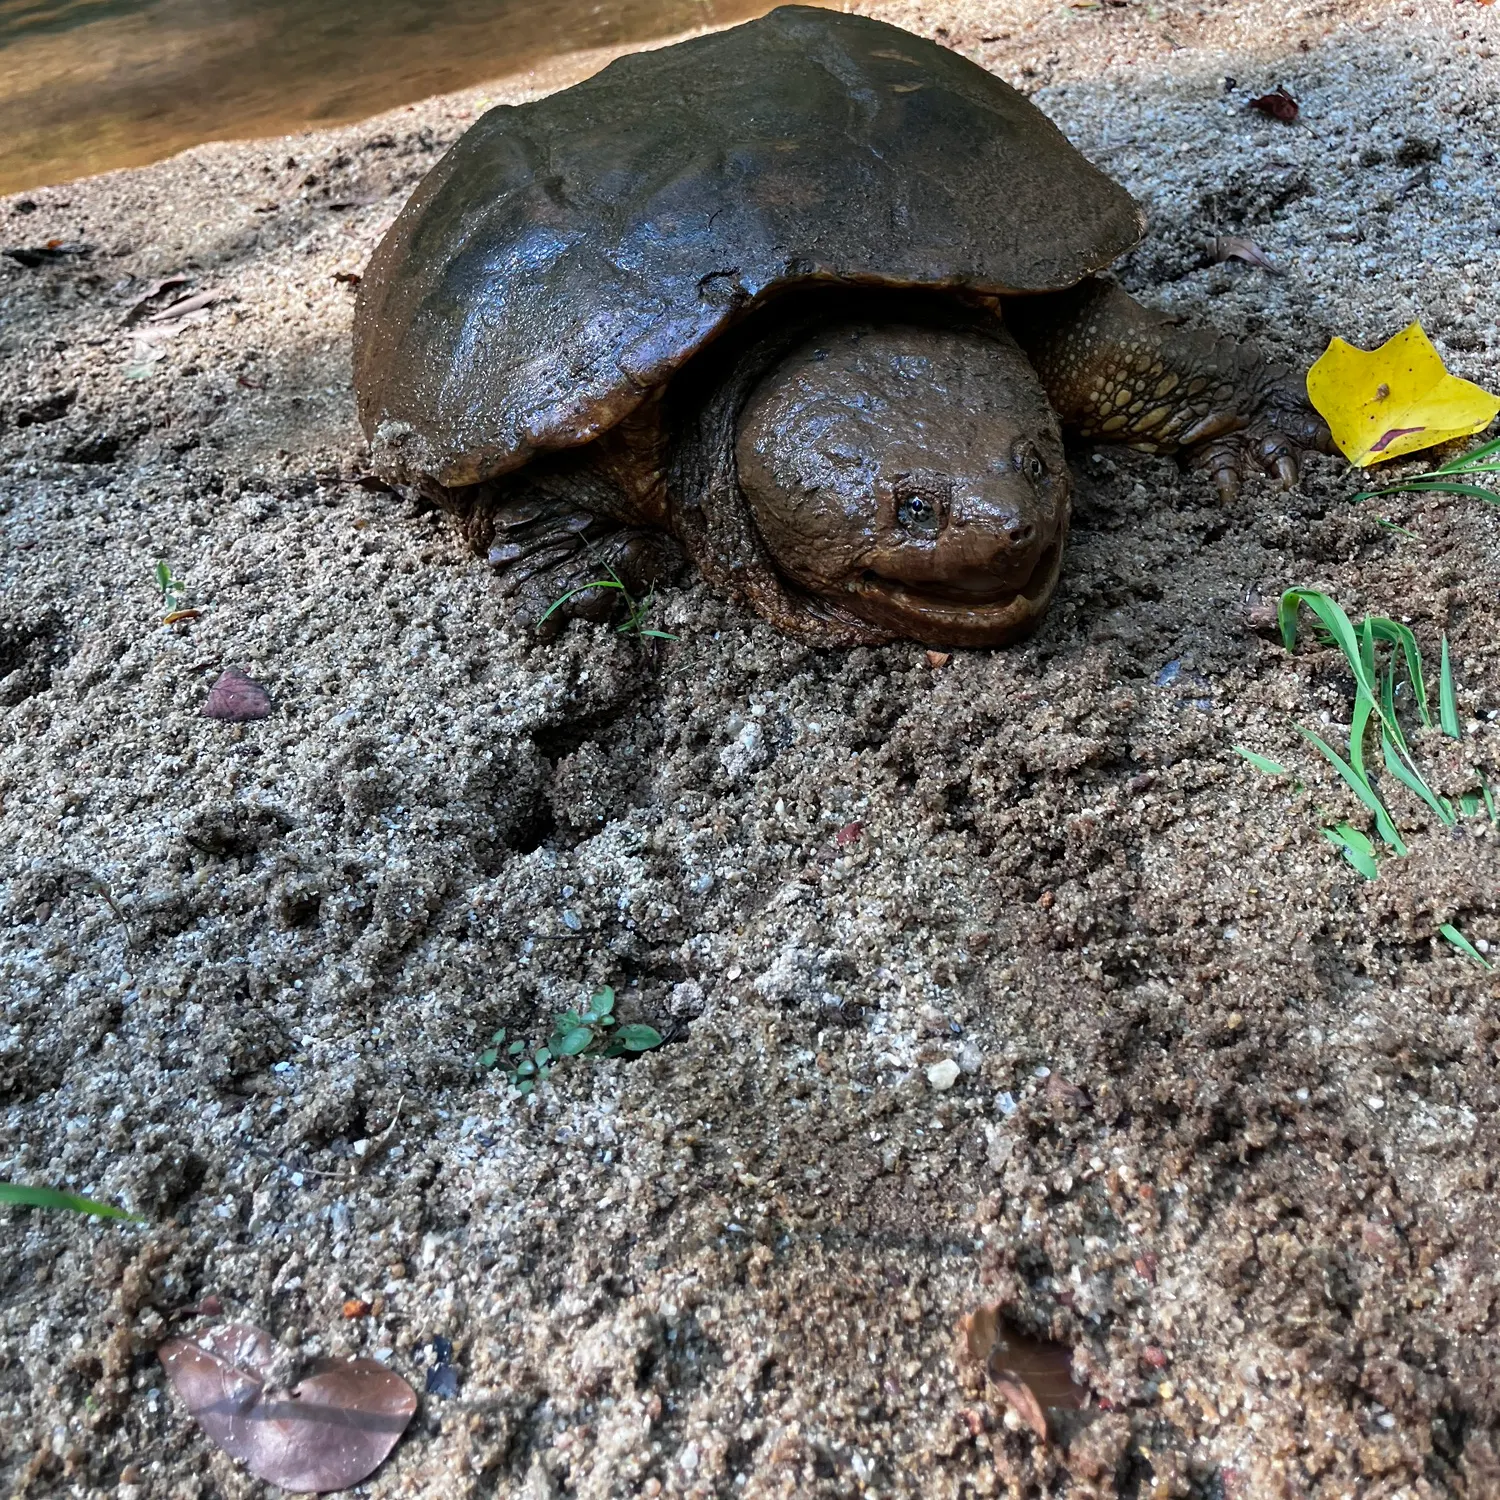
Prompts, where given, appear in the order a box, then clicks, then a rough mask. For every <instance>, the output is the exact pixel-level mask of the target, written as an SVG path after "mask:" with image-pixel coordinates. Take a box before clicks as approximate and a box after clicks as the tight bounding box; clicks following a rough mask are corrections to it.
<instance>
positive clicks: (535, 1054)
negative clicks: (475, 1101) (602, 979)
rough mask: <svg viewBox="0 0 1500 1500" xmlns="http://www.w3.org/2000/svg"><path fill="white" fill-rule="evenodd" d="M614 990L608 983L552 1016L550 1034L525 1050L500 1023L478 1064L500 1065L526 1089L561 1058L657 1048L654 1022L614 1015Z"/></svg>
mask: <svg viewBox="0 0 1500 1500" xmlns="http://www.w3.org/2000/svg"><path fill="white" fill-rule="evenodd" d="M614 1011H615V992H614V990H612V989H611V988H610V987H609V986H608V985H604V986H603V987H602V988H601V989H599V990H597V991H595V993H594V994H592V995H590V996H589V1003H588V1006H587V1008H586V1009H585V1010H584V1011H583V1012H582V1014H580V1013H579V1012H578V1011H573V1010H569V1011H564V1012H563V1014H562V1015H560V1016H556V1017H554V1018H553V1022H552V1035H551V1036H550V1037H548V1039H547V1041H546V1042H545V1043H544V1044H543V1045H542V1046H540V1047H537V1048H535V1049H534V1050H533V1051H532V1052H531V1054H530V1056H528V1055H527V1048H526V1043H525V1042H524V1041H519V1040H515V1041H509V1042H508V1041H507V1040H506V1033H505V1028H504V1027H503V1026H502V1027H501V1028H500V1030H499V1031H497V1032H496V1033H495V1034H494V1036H492V1037H491V1038H490V1045H489V1046H488V1047H486V1048H485V1050H484V1051H483V1052H481V1053H480V1054H479V1066H480V1067H481V1068H494V1067H500V1068H503V1069H504V1071H505V1074H506V1076H507V1077H508V1079H509V1081H510V1083H511V1085H512V1086H513V1087H514V1088H515V1090H516V1092H517V1093H519V1094H523V1095H524V1094H529V1093H531V1092H532V1091H533V1090H534V1089H535V1088H536V1086H537V1084H538V1083H542V1082H544V1081H545V1080H546V1079H548V1078H550V1077H551V1076H552V1070H553V1069H554V1068H555V1067H556V1066H557V1064H558V1062H559V1061H560V1060H561V1059H563V1058H565V1057H582V1056H584V1055H585V1054H586V1053H587V1054H589V1055H591V1056H594V1057H622V1056H624V1055H625V1054H626V1053H636V1052H649V1051H650V1050H651V1049H652V1048H653V1047H660V1046H661V1044H662V1041H663V1038H662V1034H661V1033H660V1032H659V1031H657V1030H656V1028H655V1027H654V1026H640V1025H630V1026H620V1025H618V1024H617V1023H616V1020H615V1014H614Z"/></svg>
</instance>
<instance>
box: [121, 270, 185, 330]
mask: <svg viewBox="0 0 1500 1500" xmlns="http://www.w3.org/2000/svg"><path fill="white" fill-rule="evenodd" d="M187 284H188V279H187V277H186V276H163V277H162V278H161V279H160V280H159V281H153V282H152V283H151V285H150V286H148V287H147V288H146V290H145V291H144V292H142V293H141V295H140V296H139V297H137V298H136V299H135V301H134V302H132V303H131V304H130V306H129V307H128V308H126V309H125V321H126V322H127V323H135V322H138V321H139V320H140V319H141V318H143V317H145V316H146V313H147V312H148V310H149V309H150V307H151V304H152V303H153V302H154V301H156V299H157V298H158V297H160V296H161V294H162V293H163V292H170V291H173V290H175V289H176V288H177V287H180V286H186V285H187Z"/></svg>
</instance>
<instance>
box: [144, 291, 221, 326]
mask: <svg viewBox="0 0 1500 1500" xmlns="http://www.w3.org/2000/svg"><path fill="white" fill-rule="evenodd" d="M220 300H221V294H220V293H218V292H194V293H193V294H192V296H190V297H179V298H178V299H177V300H176V301H175V302H172V303H169V304H168V305H167V306H166V307H164V308H162V310H161V311H160V312H156V313H152V314H151V316H150V318H148V319H147V322H150V323H175V322H177V321H178V319H179V318H185V317H187V316H188V314H189V313H195V312H202V311H203V310H204V309H205V308H208V307H212V306H213V305H214V303H215V302H218V301H220Z"/></svg>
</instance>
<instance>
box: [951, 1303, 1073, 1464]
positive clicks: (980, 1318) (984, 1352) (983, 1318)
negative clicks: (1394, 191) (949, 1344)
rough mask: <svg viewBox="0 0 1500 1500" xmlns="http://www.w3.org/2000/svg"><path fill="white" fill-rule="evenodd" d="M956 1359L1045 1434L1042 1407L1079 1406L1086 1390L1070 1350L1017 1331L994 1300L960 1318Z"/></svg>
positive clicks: (1069, 1408)
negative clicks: (1074, 1371)
mask: <svg viewBox="0 0 1500 1500" xmlns="http://www.w3.org/2000/svg"><path fill="white" fill-rule="evenodd" d="M958 1334H959V1362H960V1364H962V1365H964V1366H966V1367H967V1368H968V1370H969V1371H970V1372H972V1373H974V1374H982V1375H983V1377H984V1379H985V1381H986V1382H987V1384H988V1386H989V1389H990V1393H991V1395H992V1396H993V1397H994V1398H995V1399H996V1400H997V1401H999V1402H1000V1403H1002V1404H1003V1405H1005V1406H1008V1407H1009V1408H1010V1409H1011V1411H1013V1412H1014V1413H1015V1414H1016V1416H1017V1417H1018V1418H1019V1419H1020V1420H1021V1421H1022V1422H1024V1423H1025V1424H1026V1426H1027V1427H1029V1428H1030V1429H1031V1430H1032V1432H1034V1433H1035V1434H1036V1435H1037V1438H1038V1439H1039V1440H1040V1441H1043V1442H1045V1441H1046V1439H1047V1412H1048V1411H1049V1410H1058V1411H1079V1410H1081V1409H1082V1408H1083V1407H1084V1406H1086V1405H1087V1404H1088V1399H1089V1393H1088V1391H1087V1390H1086V1389H1085V1388H1084V1387H1083V1386H1081V1385H1079V1384H1078V1382H1077V1381H1075V1380H1074V1379H1073V1351H1072V1350H1071V1349H1069V1348H1068V1346H1067V1345H1066V1344H1057V1343H1053V1342H1052V1341H1051V1340H1050V1339H1034V1338H1031V1337H1030V1336H1029V1335H1027V1334H1024V1333H1019V1332H1017V1330H1016V1329H1014V1328H1012V1327H1011V1326H1010V1325H1009V1324H1008V1323H1007V1322H1006V1320H1005V1317H1004V1314H1003V1313H1002V1312H1001V1310H1000V1307H999V1306H998V1305H997V1304H988V1305H986V1306H983V1307H977V1308H975V1309H974V1311H973V1312H971V1313H969V1314H967V1315H966V1316H965V1317H963V1318H960V1319H959V1323H958Z"/></svg>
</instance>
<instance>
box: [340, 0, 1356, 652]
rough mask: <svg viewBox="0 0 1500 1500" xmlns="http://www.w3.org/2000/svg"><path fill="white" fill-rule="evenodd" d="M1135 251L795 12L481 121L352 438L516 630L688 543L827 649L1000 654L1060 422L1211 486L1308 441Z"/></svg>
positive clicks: (1006, 90) (1016, 108) (941, 69)
mask: <svg viewBox="0 0 1500 1500" xmlns="http://www.w3.org/2000/svg"><path fill="white" fill-rule="evenodd" d="M1143 229H1144V222H1143V220H1142V217H1141V214H1140V211H1139V209H1138V208H1137V206H1136V204H1135V202H1134V201H1133V200H1132V198H1131V197H1130V195H1129V194H1128V193H1127V192H1126V191H1125V190H1124V189H1123V188H1121V187H1120V186H1118V185H1117V184H1116V183H1114V182H1112V181H1111V180H1110V179H1109V178H1108V177H1106V176H1105V175H1104V174H1103V173H1101V172H1100V171H1098V170H1097V169H1096V168H1094V167H1093V166H1091V165H1090V164H1089V163H1088V162H1087V161H1086V160H1085V159H1084V158H1083V157H1082V156H1081V155H1080V154H1079V153H1078V152H1077V151H1076V150H1075V149H1074V148H1073V147H1072V146H1071V145H1070V144H1069V143H1068V141H1067V140H1066V139H1065V138H1064V137H1063V136H1062V134H1061V133H1060V132H1059V131H1058V130H1057V129H1056V127H1055V126H1053V125H1052V123H1051V122H1050V121H1049V120H1048V119H1047V118H1046V117H1045V116H1044V115H1043V114H1042V113H1041V112H1040V111H1039V110H1038V109H1036V108H1035V106H1033V105H1032V104H1031V103H1030V102H1029V101H1028V100H1027V99H1026V98H1025V97H1024V96H1023V95H1021V94H1020V93H1018V92H1017V91H1016V90H1014V89H1012V88H1011V87H1009V85H1007V84H1005V83H1003V82H1001V81H1000V80H999V79H997V78H994V77H993V76H991V75H990V74H989V73H986V72H985V71H984V70H983V69H982V68H980V67H978V66H977V65H975V64H974V63H971V62H969V61H968V60H966V59H965V58H963V57H960V56H958V55H957V54H956V53H953V52H949V51H947V50H946V49H944V48H942V47H939V46H937V45H935V44H934V43H932V42H928V41H925V40H923V39H921V38H919V37H916V36H913V35H911V34H910V33H908V32H905V31H902V30H900V29H898V28H897V27H894V26H890V25H886V24H885V23H883V22H879V21H873V20H869V19H867V18H865V17H862V16H854V15H844V14H841V13H839V12H836V11H830V10H816V9H811V8H808V7H805V6H784V7H782V8H781V9H779V10H775V11H772V12H771V13H770V14H769V15H767V16H765V17H763V18H762V19H760V20H758V21H752V22H750V23H748V24H746V25H743V26H738V27H735V28H733V29H732V30H728V31H724V32H720V33H718V34H716V35H711V36H705V37H700V38H696V39H694V40H692V41H687V42H682V43H679V44H677V45H675V46H671V47H665V48H662V49H660V50H658V51H654V52H645V53H638V54H635V55H633V56H629V57H624V58H621V59H620V60H618V61H616V62H614V63H612V64H611V65H610V66H609V67H607V68H606V69H604V71H603V72H601V73H599V74H597V75H596V76H595V77H593V78H590V79H588V80H587V81H586V82H584V83H580V84H578V85H577V86H575V87H573V88H570V89H567V90H565V91H563V92H561V93H558V94H554V95H552V96H551V97H549V98H545V99H541V100H538V101H537V102H535V103H532V104H526V105H522V106H520V107H515V108H513V107H505V106H502V107H500V108H497V109H492V110H490V111H489V113H487V114H486V115H484V116H483V117H482V118H481V119H480V120H479V121H477V122H476V123H475V124H474V125H473V126H472V127H471V128H470V129H469V131H468V132H467V133H466V134H465V135H464V136H463V137H462V138H461V139H460V140H459V141H458V142H457V144H456V145H454V147H453V148H452V149H451V150H450V151H449V152H448V154H447V155H446V156H445V157H444V158H443V160H442V161H441V162H439V163H438V165H437V166H436V167H434V168H433V170H432V171H431V172H430V173H429V174H428V176H427V178H426V179H425V180H424V181H423V183H422V184H421V185H420V187H418V189H417V191H416V192H415V194H414V195H413V196H412V199H411V201H410V202H409V203H408V204H407V205H406V207H405V209H404V210H403V211H402V213H401V214H400V216H399V217H398V218H397V220H396V222H395V223H394V224H393V225H392V226H391V229H390V231H389V232H388V233H387V235H386V237H385V239H384V240H383V242H382V243H381V245H380V246H379V248H378V249H377V250H376V252H375V255H374V257H373V259H372V260H371V262H370V265H369V268H368V270H367V272H366V274H365V277H364V280H363V282H362V284H361V287H360V293H359V301H358V304H357V307H356V313H355V325H354V361H355V365H354V367H355V385H356V389H357V393H358V397H359V412H360V419H361V421H362V423H363V425H364V428H365V432H366V434H367V435H368V437H369V438H370V441H371V447H372V454H373V458H374V462H375V466H376V470H377V472H379V473H381V474H383V476H384V477H386V478H388V479H390V480H392V481H393V482H395V483H398V484H404V485H407V486H410V487H413V488H415V489H417V490H419V491H421V492H422V493H423V494H425V495H427V496H428V497H429V498H430V499H432V500H434V501H436V502H437V503H438V504H440V505H442V506H444V507H445V508H446V509H448V510H450V511H452V512H453V513H454V514H455V516H456V517H457V518H458V521H459V524H460V526H461V528H462V530H463V533H464V535H465V536H466V538H467V539H468V541H469V542H470V544H471V545H472V546H473V547H474V548H475V550H476V551H478V552H479V553H480V554H481V555H483V556H486V557H488V558H489V560H490V561H491V562H492V563H493V564H494V565H495V566H496V568H497V569H499V570H500V571H501V575H502V579H503V586H504V587H505V589H506V590H507V591H508V592H510V593H512V594H518V595H519V596H520V597H521V599H522V602H523V604H524V606H525V607H526V609H527V610H529V612H530V614H531V617H532V618H533V619H535V618H537V617H538V616H540V615H541V614H543V613H544V612H545V611H546V610H547V606H548V605H549V604H550V603H552V602H553V601H555V600H557V599H559V598H560V597H562V596H563V595H566V594H569V592H570V591H572V590H579V589H582V590H583V591H582V592H580V593H574V594H572V597H570V598H569V599H568V601H567V605H566V607H565V610H564V611H563V612H564V613H573V614H584V615H588V616H590V617H592V618H601V617H602V616H603V615H604V614H606V613H607V612H608V609H609V606H610V604H611V602H612V601H613V600H614V598H615V595H614V594H612V593H610V592H609V591H608V590H605V589H600V588H588V587H586V585H588V584H590V583H592V582H594V581H596V580H599V579H601V578H602V577H604V576H605V570H606V569H609V570H612V571H613V572H614V574H615V575H616V577H617V579H618V580H620V581H622V582H623V583H625V584H626V585H627V587H632V588H644V587H647V586H649V584H650V583H651V582H652V581H653V580H654V579H656V578H658V577H660V576H661V575H662V574H663V573H664V572H665V571H666V570H668V569H669V568H670V567H671V566H672V565H673V563H674V560H676V558H677V556H678V554H677V551H676V548H677V547H680V548H681V549H682V550H683V551H685V552H686V553H687V554H688V556H689V557H690V558H691V559H692V560H693V561H694V562H695V563H697V564H698V566H699V567H700V569H701V570H702V571H703V572H704V573H705V574H706V575H707V576H709V577H710V578H712V579H715V580H718V581H720V582H721V583H723V584H726V585H728V586H730V587H731V588H733V589H734V590H735V591H737V592H738V593H739V594H740V595H741V596H743V597H744V598H746V599H747V600H748V601H749V603H750V604H751V605H752V606H753V607H754V608H755V609H756V610H757V611H758V612H759V613H760V614H761V615H763V616H764V617H765V618H766V619H767V620H769V621H771V622H772V623H773V624H775V625H777V626H779V627H780V628H782V629H784V630H787V631H789V632H792V633H794V634H797V635H800V636H802V637H804V638H808V639H811V640H813V641H815V642H819V643H822V644H826V645H848V644H855V643H860V642H879V641H887V640H892V639H896V638H901V637H905V638H910V639H915V640H919V641H923V642H925V643H927V644H930V645H995V644H1000V643H1003V642H1005V641H1008V640H1011V639H1013V638H1015V637H1016V636H1018V635H1020V634H1022V633H1024V632H1025V631H1026V630H1028V629H1029V628H1031V627H1032V626H1033V625H1035V624H1036V622H1037V621H1038V620H1039V619H1040V618H1041V616H1042V614H1043V612H1044V611H1045V609H1046V607H1047V604H1048V601H1049V600H1050V598H1051V595H1052V592H1053V590H1054V588H1055V586H1056V583H1057V578H1058V573H1059V569H1060V566H1061V560H1062V548H1063V542H1064V539H1065V536H1066V532H1067V522H1068V500H1069V491H1070V479H1069V473H1068V469H1067V466H1066V463H1065V461H1064V457H1063V448H1062V441H1061V429H1062V428H1068V429H1071V430H1073V431H1075V432H1077V433H1079V434H1080V435H1083V436H1087V437H1095V438H1101V439H1113V440H1116V441H1120V442H1125V443H1131V444H1133V445H1135V446H1136V447H1139V448H1145V449H1148V450H1152V451H1156V452H1163V453H1166V452H1174V451H1177V450H1180V449H1187V448H1191V449H1193V450H1194V453H1195V460H1196V462H1198V463H1199V464H1201V465H1203V466H1204V467H1206V468H1207V469H1208V470H1209V471H1210V472H1211V473H1212V474H1213V476H1214V477H1215V479H1216V481H1217V482H1218V484H1219V486H1220V488H1221V490H1224V491H1231V492H1232V490H1233V489H1234V487H1235V484H1236V482H1237V480H1238V478H1239V477H1240V476H1241V474H1242V473H1244V472H1245V471H1246V470H1248V469H1249V468H1250V467H1251V466H1252V465H1255V466H1259V467H1261V468H1264V469H1266V470H1267V471H1269V472H1271V473H1274V474H1278V475H1279V476H1280V477H1281V479H1282V481H1283V482H1284V483H1291V482H1293V481H1294V480H1295V479H1296V476H1297V460H1298V457H1299V454H1300V452H1301V451H1302V450H1303V449H1304V448H1308V447H1326V445H1327V439H1326V430H1325V429H1323V428H1322V425H1321V423H1320V422H1319V421H1318V419H1317V418H1316V417H1315V416H1314V415H1313V413H1312V412H1311V411H1310V410H1309V408H1308V407H1307V405H1306V403H1305V399H1304V397H1303V395H1302V392H1301V383H1300V381H1295V380H1293V379H1292V378H1291V377H1290V376H1289V375H1288V373H1287V372H1285V371H1283V370H1279V369H1275V368H1273V367H1271V366H1269V365H1267V364H1266V363H1265V362H1264V361H1263V360H1262V359H1261V357H1260V355H1259V354H1258V353H1257V351H1256V350H1255V349H1254V348H1253V347H1251V346H1248V345H1245V346H1238V345H1235V344H1232V343H1229V342H1223V341H1219V340H1217V339H1216V338H1215V337H1214V336H1213V335H1211V334H1205V333H1193V332H1187V331H1184V330H1182V329H1179V328H1177V327H1175V326H1173V325H1172V324H1171V323H1170V322H1168V321H1167V320H1166V319H1164V318H1163V317H1161V316H1160V315H1157V314H1153V313H1151V312H1148V311H1147V310H1146V309H1144V308H1142V307H1141V306H1140V305H1138V304H1137V303H1136V302H1134V301H1133V300H1132V299H1131V298H1130V297H1129V296H1128V295H1127V294H1126V293H1125V292H1124V291H1123V290H1121V289H1120V288H1119V287H1118V286H1117V285H1116V284H1115V283H1113V282H1111V281H1109V280H1107V279H1105V278H1102V277H1100V276H1098V275H1097V273H1098V272H1100V271H1101V270H1103V268H1104V267H1106V266H1107V265H1109V263H1110V262H1111V261H1113V260H1114V259H1115V258H1116V257H1117V256H1119V255H1121V254H1122V253H1123V252H1124V251H1126V250H1128V249H1130V248H1131V246H1133V245H1134V244H1135V243H1136V242H1137V241H1138V240H1139V239H1140V237H1141V234H1142V232H1143Z"/></svg>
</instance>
